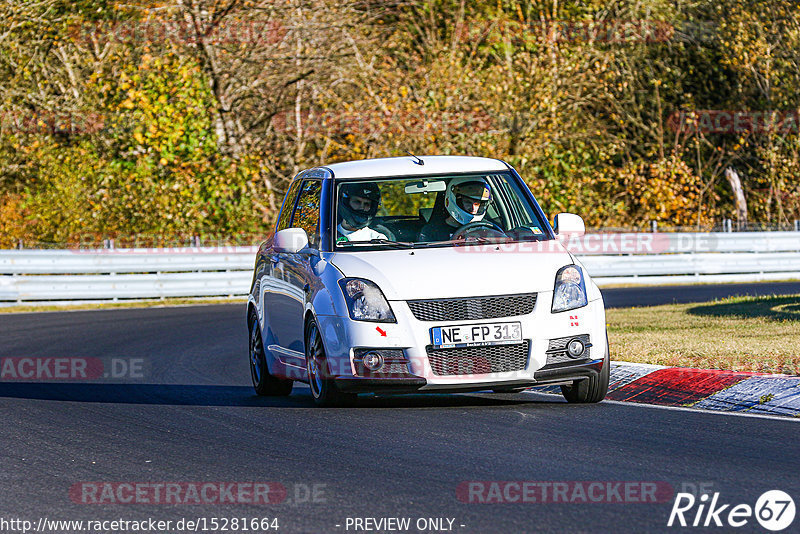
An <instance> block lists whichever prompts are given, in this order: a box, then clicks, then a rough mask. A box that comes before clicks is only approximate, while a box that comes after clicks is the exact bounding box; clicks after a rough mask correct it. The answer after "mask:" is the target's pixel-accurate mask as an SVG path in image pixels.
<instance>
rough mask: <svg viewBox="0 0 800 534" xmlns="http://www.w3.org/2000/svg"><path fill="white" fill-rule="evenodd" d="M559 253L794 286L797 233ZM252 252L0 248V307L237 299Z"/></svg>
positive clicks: (653, 270)
mask: <svg viewBox="0 0 800 534" xmlns="http://www.w3.org/2000/svg"><path fill="white" fill-rule="evenodd" d="M566 245H567V247H568V248H569V249H570V250H571V251H573V252H574V253H575V254H576V255H577V256H578V257H579V258H580V260H581V262H582V263H583V264H584V265H585V266H586V269H587V270H588V271H589V273H590V274H591V275H592V277H593V278H594V280H595V281H596V282H597V283H598V285H601V286H608V285H619V284H629V285H659V284H683V283H695V282H708V283H716V282H745V281H761V280H782V279H800V232H737V233H638V234H630V233H628V234H587V235H585V236H582V237H574V238H568V239H567V240H566ZM257 249H258V247H255V246H249V247H243V246H235V247H234V246H230V247H208V248H203V247H187V248H173V249H110V250H109V249H92V250H86V249H75V250H29V249H25V250H0V303H4V304H6V305H8V304H13V303H24V302H43V301H48V302H49V301H68V300H73V301H76V300H77V301H80V300H112V299H144V298H167V297H211V296H238V295H244V294H246V293H247V291H248V289H249V285H250V281H251V280H252V268H253V263H254V259H255V258H254V256H255V253H256V251H257ZM523 250H524V248H523ZM531 250H534V249H531Z"/></svg>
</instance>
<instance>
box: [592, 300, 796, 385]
mask: <svg viewBox="0 0 800 534" xmlns="http://www.w3.org/2000/svg"><path fill="white" fill-rule="evenodd" d="M606 321H607V323H608V336H609V340H610V343H611V356H612V359H618V360H625V361H629V362H638V363H654V364H659V365H669V366H676V367H696V368H701V369H725V370H730V371H752V372H760V373H785V374H793V375H797V374H800V351H798V347H800V295H791V296H772V297H733V298H728V299H723V300H718V301H714V302H705V303H701V304H669V305H665V306H652V307H642V308H618V309H609V310H607V311H606Z"/></svg>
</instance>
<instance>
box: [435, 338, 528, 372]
mask: <svg viewBox="0 0 800 534" xmlns="http://www.w3.org/2000/svg"><path fill="white" fill-rule="evenodd" d="M529 349H530V343H529V342H528V341H527V340H526V341H524V342H522V343H518V344H516V345H494V346H489V347H466V348H457V349H438V350H437V349H433V348H432V347H431V346H430V345H428V346H427V347H425V350H426V351H427V353H428V361H429V362H430V364H431V369H433V374H435V375H436V376H453V375H480V374H487V373H507V372H509V371H522V370H523V369H525V367H526V366H527V364H528V350H529Z"/></svg>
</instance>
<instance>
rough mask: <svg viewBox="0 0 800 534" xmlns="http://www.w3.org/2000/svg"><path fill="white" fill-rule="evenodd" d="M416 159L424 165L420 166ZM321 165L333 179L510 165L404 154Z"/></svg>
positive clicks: (486, 169) (488, 160)
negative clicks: (394, 156) (329, 172)
mask: <svg viewBox="0 0 800 534" xmlns="http://www.w3.org/2000/svg"><path fill="white" fill-rule="evenodd" d="M418 160H421V161H423V162H424V165H420V164H419V163H418ZM322 168H324V169H327V170H329V171H331V173H332V174H333V177H334V178H378V177H386V176H420V175H433V174H448V173H453V174H459V173H468V172H491V171H506V170H508V169H509V166H508V165H507V164H506V163H505V162H503V161H501V160H499V159H491V158H477V157H472V156H419V158H416V157H411V156H403V157H399V158H379V159H364V160H361V161H348V162H345V163H333V164H331V165H325V166H324V167H322Z"/></svg>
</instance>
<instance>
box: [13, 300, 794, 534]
mask: <svg viewBox="0 0 800 534" xmlns="http://www.w3.org/2000/svg"><path fill="white" fill-rule="evenodd" d="M605 293H606V294H607V295H610V294H611V293H610V292H605ZM246 350H247V346H246V332H245V326H244V308H243V306H240V305H217V306H199V307H181V308H163V309H129V310H115V311H87V312H67V313H42V314H20V315H11V316H9V315H3V316H0V357H3V358H6V357H51V358H53V357H87V358H101V359H104V362H106V364H108V358H112V357H113V358H118V359H120V360H118V361H123V362H128V364H130V363H131V362H132V361H136V362H138V364H137V366H136V368H137V370H138V371H137V373H139V374H140V375H141V376H137V377H133V378H130V377H128V378H124V377H123V378H117V379H116V381H117V382H122V383H110V382H109V380H110V379H107V378H100V379H99V380H95V381H83V382H75V383H65V382H58V383H44V382H31V381H20V382H13V383H9V382H0V414H2V416H3V424H2V425H0V443H2V444H3V445H2V446H1V447H0V466H2V467H0V525H2V520H3V519H6V520H9V519H13V518H20V519H27V520H31V521H34V522H36V521H38V519H39V518H40V517H47V518H48V519H50V520H52V519H65V520H66V519H73V520H78V519H83V520H89V519H128V520H130V519H137V520H139V519H146V518H154V519H159V520H172V521H173V522H174V521H177V520H179V519H181V518H187V519H197V518H203V517H204V518H206V519H207V520H210V518H212V517H217V518H223V517H228V518H230V517H239V518H248V519H251V518H264V517H268V518H278V521H279V525H280V530H279V532H308V533H317V532H355V531H356V530H354V529H353V528H352V527H351V528H350V529H346V528H345V527H346V525H347V518H348V517H349V518H357V517H358V518H364V517H375V518H379V517H409V518H411V519H412V523H411V525H412V528H411V529H410V530H408V532H420V530H417V529H416V528H415V526H414V525H415V523H414V522H415V521H416V520H417V519H419V518H450V519H453V520H454V522H453V527H452V528H453V530H452V531H455V532H463V533H491V532H605V533H607V532H659V531H666V530H670V531H672V532H675V531H682V530H687V531H689V530H696V529H692V528H687V529H676V528H672V529H668V528H667V527H666V523H667V520H668V516H669V513H670V510H671V507H672V497H669V498H668V499H666V500H665V501H664V502H660V503H655V504H652V503H613V504H606V503H582V502H571V503H514V504H479V503H469V502H462V501H461V500H459V495H462V494H460V493H458V492H457V488H458V487H459V485H460V484H462V483H465V482H468V481H519V480H527V481H542V482H571V481H601V482H620V481H632V482H657V483H658V484H660V485H659V486H658V487H659V488H667V489H669V490H670V495H671V493H672V491H673V490H674V491H678V490H680V489H681V488H682V487H684V485H686V487H692V485H694V486H699V485H700V484H704V485H705V487H706V488H707V489H711V491H716V492H720V497H719V499H720V502H721V503H731V504H739V503H747V504H750V505H751V506H752V505H754V504H755V502H756V499H757V498H758V496H759V495H760V494H761V493H762V492H764V491H766V490H770V489H781V490H784V491H786V492H788V493H789V494H790V495H793V496H794V498H795V500H796V501H798V497H800V480H798V478H797V473H798V472H800V455H799V454H798V448H797V443H798V442H800V424H798V423H797V422H795V421H792V420H775V419H763V418H748V417H738V416H727V415H719V414H714V413H699V412H688V411H674V410H666V409H658V408H652V407H646V406H637V405H626V404H615V403H609V402H604V403H601V404H599V405H593V406H573V405H567V404H566V403H564V402H563V401H561V399H560V397H555V396H548V395H542V394H527V393H526V394H519V395H505V396H496V395H495V396H492V395H488V394H470V395H439V396H437V395H420V396H407V397H395V398H367V399H364V400H363V402H362V403H361V404H360V405H359V406H358V407H355V408H344V409H317V408H315V407H314V406H313V403H312V400H311V397H310V394H309V391H308V388H307V387H306V386H304V385H300V386H298V387H296V389H295V392H294V393H293V394H292V395H291V396H290V397H288V398H283V399H269V398H259V397H256V396H255V395H254V394H253V391H252V388H251V386H250V378H249V371H248V366H247V360H246ZM106 369H109V367H106ZM212 481H213V482H248V481H249V482H252V481H257V482H258V481H260V482H276V483H279V484H281V485H282V486H283V487H284V488H286V490H287V498H286V500H284V501H283V502H280V503H276V504H268V505H253V504H199V505H198V504H178V505H176V504H142V503H140V504H84V503H82V502H81V498H80V497H77V498H76V497H75V494H72V498H71V495H70V488H72V487H74V486H75V485H76V484H81V483H85V482H130V483H136V482H150V483H157V482H212ZM79 487H80V488H86V485H84V486H79ZM314 487H316V492H317V495H316V498H315V499H314V498H310V497H309V496H308V494H309V491H308V490H312V489H313V488H314ZM486 487H487V488H488V487H489V486H486ZM107 500H108V499H107ZM75 501H77V502H75ZM313 501H315V502H313ZM798 502H799V503H800V501H798ZM695 510H696V508H695V509H693V512H694V511H695ZM692 517H693V516H690V515H687V518H689V519H690V520H691V519H692ZM723 519H724V516H723ZM173 524H174V523H173ZM798 524H800V519H796V520H795V524H794V525H793V527H794V528H796V527H797V525H798ZM337 525H340V526H339V527H337ZM445 525H447V522H445ZM461 525H463V526H461ZM0 530H3V529H2V527H0ZM201 530H202V529H201ZM717 530H719V531H727V530H729V529H717ZM6 531H10V530H6ZM54 531H56V530H54ZM58 531H59V532H60V531H61V530H58ZM171 531H172V532H177V530H175V529H174V528H173V529H172V530H171ZM422 531H423V532H433V531H435V530H422ZM737 531H740V532H749V531H759V532H764V530H763V529H760V527H758V525H757V524H756V523H755V520H753V519H751V520H750V523H749V525H748V527H745V528H744V529H737ZM795 531H796V530H795ZM362 532H363V531H362Z"/></svg>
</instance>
